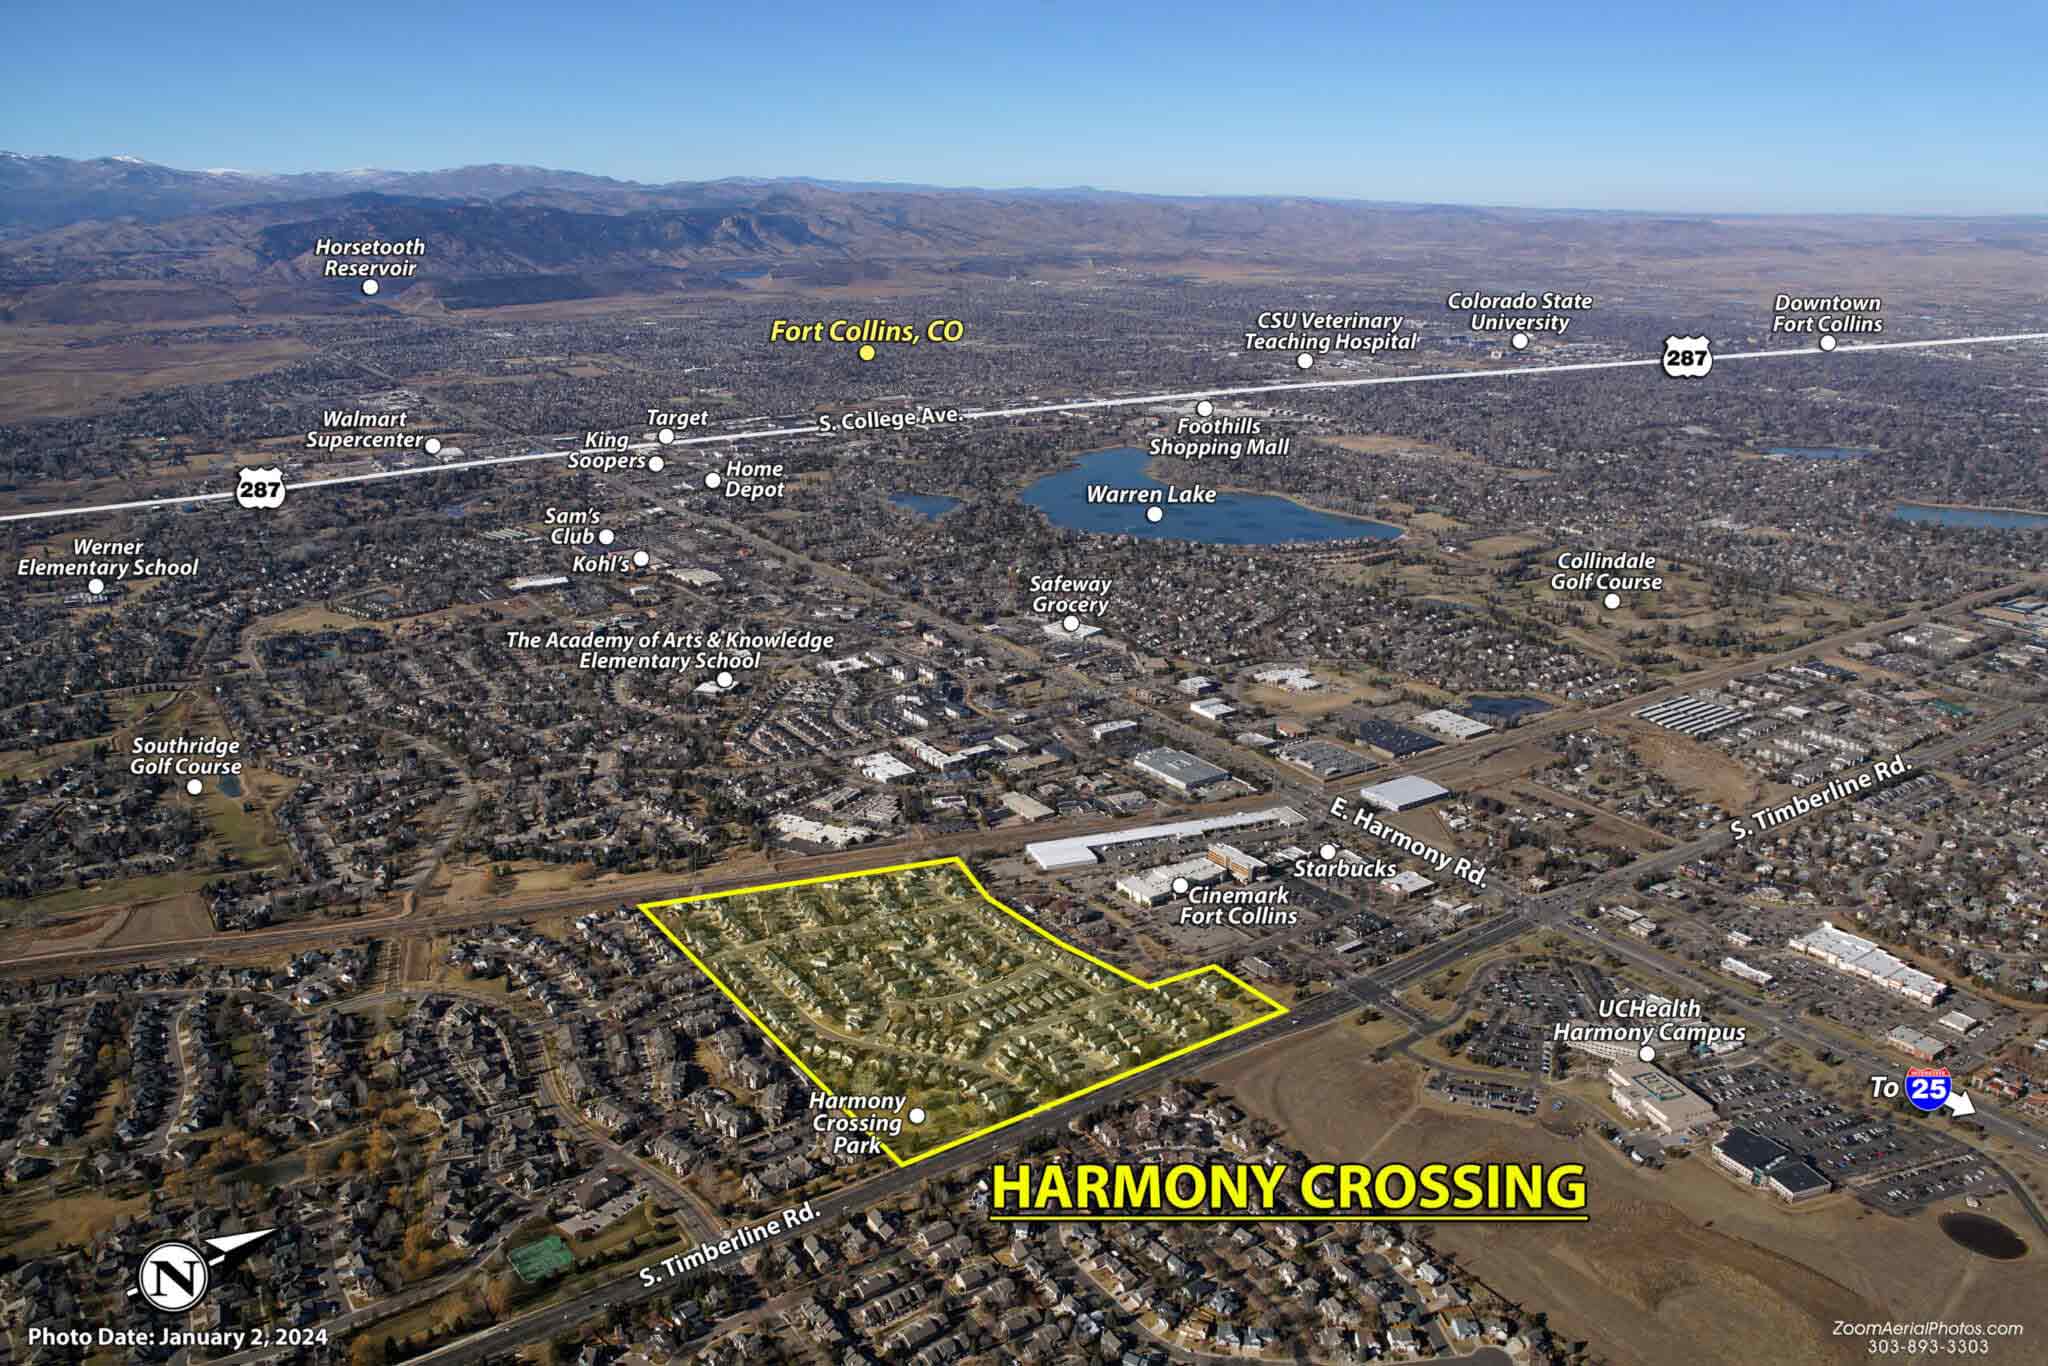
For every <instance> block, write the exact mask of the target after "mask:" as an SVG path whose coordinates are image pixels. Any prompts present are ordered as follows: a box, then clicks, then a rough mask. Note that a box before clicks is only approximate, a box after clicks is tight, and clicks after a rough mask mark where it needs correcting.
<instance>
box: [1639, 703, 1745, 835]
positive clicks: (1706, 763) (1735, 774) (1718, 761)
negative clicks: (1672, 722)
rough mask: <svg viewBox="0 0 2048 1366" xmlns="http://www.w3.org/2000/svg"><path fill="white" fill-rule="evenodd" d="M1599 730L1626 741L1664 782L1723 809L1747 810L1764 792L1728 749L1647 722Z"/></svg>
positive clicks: (1733, 810)
mask: <svg viewBox="0 0 2048 1366" xmlns="http://www.w3.org/2000/svg"><path fill="white" fill-rule="evenodd" d="M1602 729H1605V730H1607V731H1609V732H1610V733H1611V734H1614V735H1618V736H1620V737H1621V738H1622V739H1624V740H1625V741H1627V742H1628V747H1629V749H1630V750H1631V751H1632V752H1633V753H1634V754H1635V756H1636V758H1637V759H1638V760H1640V761H1641V762H1642V763H1643V764H1644V765H1645V766H1646V767H1648V768H1650V769H1652V770H1654V771H1655V772H1656V773H1657V774H1658V776H1660V777H1662V778H1663V779H1664V780H1665V781H1666V782H1668V783H1671V784H1673V785H1674V786H1676V787H1677V788H1678V789H1679V790H1680V791H1683V792H1685V793H1687V794H1688V795H1690V796H1693V797H1697V798H1699V799H1700V800H1702V801H1709V802H1712V803H1714V805H1716V806H1718V807H1720V808H1721V809H1722V810H1723V811H1729V812H1735V811H1749V810H1752V809H1754V808H1755V807H1756V805H1757V804H1758V802H1759V801H1760V799H1761V798H1762V797H1764V796H1765V795H1766V793H1765V790H1764V785H1763V783H1762V782H1761V781H1759V780H1758V779H1757V778H1756V777H1755V776H1754V775H1752V774H1751V773H1750V772H1749V770H1747V769H1745V768H1744V767H1743V766H1742V765H1741V764H1738V763H1737V762H1735V760H1734V759H1732V758H1730V757H1729V755H1728V752H1727V751H1726V750H1723V749H1719V748H1717V747H1715V746H1713V745H1708V744H1702V743H1701V742H1699V741H1698V740H1688V739H1687V738H1685V737H1684V736H1683V735H1680V734H1678V733H1677V732H1676V731H1669V730H1665V729H1663V728H1662V727H1659V726H1653V725H1650V724H1648V723H1647V722H1636V721H1621V722H1616V723H1614V724H1612V725H1609V726H1605V727H1603V728H1602Z"/></svg>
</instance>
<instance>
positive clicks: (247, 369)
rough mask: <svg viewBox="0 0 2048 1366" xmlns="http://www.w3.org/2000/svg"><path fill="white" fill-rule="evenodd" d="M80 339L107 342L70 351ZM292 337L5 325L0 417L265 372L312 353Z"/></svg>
mask: <svg viewBox="0 0 2048 1366" xmlns="http://www.w3.org/2000/svg"><path fill="white" fill-rule="evenodd" d="M77 340H85V341H97V342H101V343H103V344H98V345H86V346H80V347H77V348H75V349H74V348H73V347H70V346H68V345H67V344H66V343H67V342H71V341H77ZM312 349H313V348H312V347H310V346H307V345H306V344H305V343H304V342H301V341H298V340H296V339H294V338H291V337H263V338H260V339H254V340H250V341H246V342H234V341H218V340H205V341H198V340H194V341H172V340H160V341H159V340H150V341H141V340H121V339H115V338H112V337H110V336H107V335H106V334H105V329H101V328H69V327H46V328H36V329H32V330H31V329H24V328H5V329H0V370H4V371H5V372H6V373H7V376H8V382H7V384H6V386H5V387H4V389H0V421H6V422H20V421H24V420H27V419H31V418H39V417H72V416H79V415H83V414H86V413H93V412H100V411H103V410H104V409H106V408H108V407H110V406H111V405H113V404H114V403H117V402H119V401H120V400H122V399H125V398H132V397H134V396H135V395H137V394H141V393H147V392H148V391H150V390H152V389H173V388H178V387H181V386H185V385H195V384H219V383H222V382H224V381H227V380H233V379H246V378H248V377H249V376H251V375H261V374H267V373H268V372H270V371H272V370H275V369H278V368H279V367H280V366H283V365H285V364H286V363H288V362H290V361H292V360H295V359H297V358H298V357H300V356H304V355H309V354H311V352H312Z"/></svg>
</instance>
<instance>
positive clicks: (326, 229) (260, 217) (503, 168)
mask: <svg viewBox="0 0 2048 1366" xmlns="http://www.w3.org/2000/svg"><path fill="white" fill-rule="evenodd" d="M321 238H331V239H336V240H347V241H356V240H364V239H372V238H374V239H383V240H408V239H413V238H421V239H424V240H425V241H426V242H427V243H428V250H427V252H426V255H425V258H424V260H423V261H422V262H421V264H420V268H419V273H418V275H417V277H415V278H413V279H409V280H402V281H392V282H391V283H390V285H388V286H387V289H386V291H385V292H384V293H383V294H382V295H381V296H380V299H379V305H378V306H386V307H388V306H399V307H447V308H467V307H479V306H486V305H498V304H511V303H530V302H544V301H553V300H562V299H576V298H595V297H604V296H608V295H617V294H627V293H670V292H675V291H696V290H717V289H735V288H739V287H741V286H740V284H739V281H740V280H742V279H743V278H746V277H749V276H758V275H759V274H761V273H762V272H763V271H772V272H773V273H774V275H775V277H776V279H777V280H778V281H781V282H783V283H785V284H794V285H807V284H818V285H845V284H851V283H856V282H860V281H871V280H878V279H886V278H890V277H891V276H894V275H898V274H901V273H904V272H906V271H912V270H914V271H918V272H924V273H933V272H937V273H943V274H956V275H957V274H964V275H991V274H994V275H1015V274H1030V273H1037V272H1042V271H1045V270H1049V269H1058V268H1060V267H1064V266H1077V265H1094V266H1102V265H1105V264H1130V265H1138V266H1142V267H1145V268H1148V269H1154V270H1161V271H1172V270H1175V269H1178V268H1180V267H1181V266H1184V265H1186V264H1187V263H1190V262H1201V263H1207V264H1214V263H1219V262H1220V263H1225V264H1227V265H1230V266H1233V267H1235V266H1241V265H1244V264H1247V263H1252V264H1257V265H1260V266H1263V267H1277V268H1280V269H1285V270H1294V269H1298V268H1303V267H1308V268H1312V269H1314V270H1317V271H1345V270H1351V269H1368V270H1384V269H1386V268H1388V267H1391V266H1396V265H1398V266H1401V267H1404V268H1413V269H1423V270H1427V271H1429V272H1432V273H1435V274H1444V275H1448V274H1449V273H1451V272H1455V271H1469V270H1470V269H1471V268H1472V266H1473V263H1475V262H1477V263H1483V264H1484V265H1486V266H1487V267H1488V268H1489V269H1490V270H1499V271H1501V272H1502V273H1503V274H1506V273H1507V272H1509V271H1513V270H1516V269H1519V268H1522V267H1527V268H1529V269H1537V268H1542V269H1555V266H1556V263H1558V262H1569V263H1571V266H1572V269H1574V270H1576V271H1580V272H1582V273H1585V274H1593V273H1597V272H1600V271H1603V270H1609V269H1620V270H1633V269H1638V268H1640V263H1643V262H1647V261H1660V262H1663V263H1666V264H1667V265H1669V264H1672V263H1683V262H1700V263H1711V262H1714V261H1717V260H1722V259H1726V258H1728V257H1730V256H1735V255H1741V254H1744V253H1755V252H1757V251H1758V250H1759V249H1766V250H1770V251H1773V252H1777V253H1781V254H1783V255H1784V256H1785V257H1786V258H1787V259H1788V260H1789V261H1790V262H1792V263H1793V264H1795V265H1796V263H1797V261H1798V259H1799V257H1800V256H1801V255H1804V254H1811V253H1815V252H1819V251H1833V252H1839V251H1849V252H1852V253H1868V254H1874V255H1889V256H1893V257H1897V256H1899V255H1900V254H1902V253H1920V252H1924V251H1926V250H1929V249H1931V248H1933V247H1935V246H1937V245H1939V246H1941V247H1942V248H1943V249H1945V250H1946V249H1953V248H1954V247H1955V246H1957V245H1959V244H1960V245H1964V246H1981V247H1986V248H1989V249H1991V250H1993V251H1995V252H1997V253H2000V254H2002V255H2006V256H2009V257H2014V258H2022V259H2030V260H2033V261H2038V260H2039V259H2040V257H2041V256H2042V255H2048V220H2042V219H2038V218H2008V219H1993V220H1962V219H1911V218H1784V219H1771V218H1757V217H1741V216H1722V215H1676V214H1631V213H1613V212H1599V213H1595V212H1586V213H1572V212H1564V211H1552V210H1523V209H1498V208H1476V207H1461V206H1454V205H1413V204H1389V203H1373V202H1364V201H1338V200H1324V199H1314V198H1289V197H1273V196H1261V197H1212V198H1203V197H1172V196H1161V195H1135V194H1123V193H1117V192H1110V191H1102V190H1093V189H1089V188H1086V187H1073V188H1065V189H1053V190H1018V189H1009V190H1001V189H997V190H989V189H947V188H940V187H933V186H921V185H902V184H873V183H854V182H835V181H823V180H816V179H808V178H803V177H789V178H778V179H751V178H736V179H726V180H714V181H702V182H674V183H670V184H663V185H648V184H640V183H637V182H633V181H624V180H615V179H611V178H609V177H605V176H595V175H587V174H584V173H582V172H577V171H562V170H553V169H549V168H545V167H538V166H522V165H506V164H491V165H481V166H463V167H456V168H453V169H449V170H440V171H386V170H352V171H333V172H328V171H318V172H307V173H302V174H291V175H269V174H259V173H252V172H244V171H233V170H210V171H188V170H179V169H176V168H173V167H168V166H159V165H155V164H153V163H150V162H146V161H141V160H138V159H136V158H133V157H122V156H116V157H99V158H94V159H91V160H82V161H75V160H69V159H67V158H63V157H51V156H25V155H22V154H19V153H11V152H9V153H0V320H4V321H10V322H17V323H32V322H90V321H115V320H133V321H143V320H151V321H161V320H166V319H171V318H178V317H200V316H211V315H217V314H220V313H222V312H230V313H233V312H239V313H244V314H248V313H275V312H303V311H326V310H331V309H334V308H341V307H361V306H363V304H364V301H363V299H362V297H361V296H360V294H359V293H352V292H351V291H349V290H347V289H323V288H321V286H323V285H325V284H326V283H328V282H326V281H325V280H323V278H322V270H323V268H324V265H325V260H326V259H327V258H326V257H325V256H323V255H322V254H321V253H319V252H317V251H316V250H315V248H316V246H317V244H318V242H319V241H320V239H321ZM309 286H310V287H309Z"/></svg>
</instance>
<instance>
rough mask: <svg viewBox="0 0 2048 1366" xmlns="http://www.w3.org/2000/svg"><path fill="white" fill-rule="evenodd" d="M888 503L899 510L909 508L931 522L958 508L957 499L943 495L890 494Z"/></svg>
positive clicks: (958, 502)
mask: <svg viewBox="0 0 2048 1366" xmlns="http://www.w3.org/2000/svg"><path fill="white" fill-rule="evenodd" d="M889 501H890V502H892V503H894V504H895V505H896V506H897V507H900V508H909V509H910V510H911V511H912V512H915V513H917V514H918V515H919V516H922V517H929V518H930V519H932V520H933V521H937V520H938V519H939V518H941V517H943V516H945V515H946V514H947V513H949V512H951V511H952V510H953V509H954V508H956V507H959V506H960V500H959V499H958V498H948V497H946V495H945V494H943V493H892V494H890V495H889Z"/></svg>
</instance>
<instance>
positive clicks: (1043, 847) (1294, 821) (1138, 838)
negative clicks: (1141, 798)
mask: <svg viewBox="0 0 2048 1366" xmlns="http://www.w3.org/2000/svg"><path fill="white" fill-rule="evenodd" d="M1307 823H1308V818H1307V817H1305V816H1303V815H1302V814H1301V813H1300V812H1299V811H1296V810H1295V809H1294V808H1293V807H1291V806H1267V807H1261V808H1260V809H1259V810H1257V811H1240V812H1238V813H1236V814H1235V815H1230V816H1208V817H1205V818H1203V819H1201V820H1193V821H1169V822H1166V823H1165V824H1162V825H1143V826H1139V827H1138V828H1137V829H1135V830H1112V831H1105V832H1103V833H1102V834H1099V835H1070V836H1068V837H1067V838H1066V839H1057V840H1040V841H1038V842H1037V843H1035V844H1027V845H1025V846H1024V852H1025V854H1026V855H1028V856H1029V857H1030V859H1031V861H1032V862H1033V863H1035V864H1037V865H1038V866H1039V868H1041V869H1043V870H1044V871H1046V872H1052V871H1054V870H1056V869H1061V868H1086V867H1090V866H1092V865H1094V864H1096V863H1099V862H1101V859H1100V857H1099V856H1098V855H1097V852H1096V851H1097V850H1100V849H1111V848H1116V847H1119V846H1122V845H1130V844H1145V843H1148V842H1155V841H1167V840H1196V839H1204V837H1206V836H1208V835H1212V834H1215V833H1217V832H1218V831H1223V830H1245V829H1249V828H1251V827H1254V826H1260V825H1279V826H1295V825H1306V824H1307ZM1204 857H1205V859H1206V855H1205V856H1204ZM1212 866H1213V865H1212ZM1219 871H1220V870H1219Z"/></svg>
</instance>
